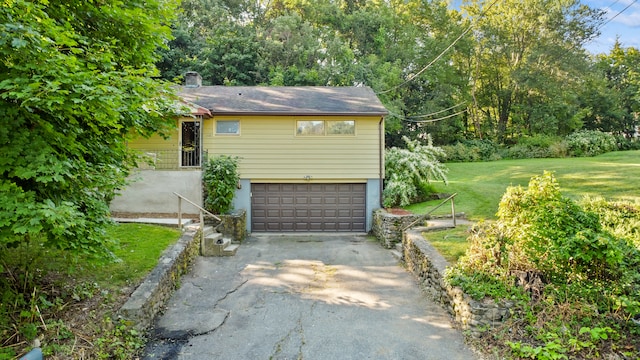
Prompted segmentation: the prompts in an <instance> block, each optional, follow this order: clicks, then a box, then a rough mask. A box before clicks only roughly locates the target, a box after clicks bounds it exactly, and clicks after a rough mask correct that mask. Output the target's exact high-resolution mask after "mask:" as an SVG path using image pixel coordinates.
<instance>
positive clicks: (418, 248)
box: [381, 220, 514, 336]
mask: <svg viewBox="0 0 640 360" xmlns="http://www.w3.org/2000/svg"><path fill="white" fill-rule="evenodd" d="M381 222H383V221H382V220H381ZM423 231H424V228H413V229H409V230H407V231H406V232H404V234H403V235H402V248H403V255H404V261H405V265H406V268H407V269H408V270H409V271H411V272H412V273H413V274H414V275H415V276H416V277H417V278H418V280H419V282H420V284H421V285H422V288H423V289H424V291H425V294H426V296H428V297H429V298H431V299H433V300H435V301H437V302H439V303H440V304H442V305H443V307H444V308H445V309H446V310H447V311H448V312H449V314H450V315H451V317H452V318H453V319H454V321H455V322H457V323H458V324H459V325H460V326H461V327H462V328H463V329H467V330H469V331H470V333H471V335H472V336H477V335H479V334H481V333H482V332H483V331H484V329H485V328H486V327H487V326H497V325H499V324H500V323H501V322H502V321H504V320H505V319H507V318H508V317H509V316H510V314H511V312H510V309H511V308H512V307H513V305H514V303H513V302H510V301H501V302H499V303H496V302H494V301H493V300H490V299H485V300H482V301H477V300H474V299H472V298H471V296H469V295H468V294H465V293H464V291H462V289H461V288H459V287H457V286H451V285H450V284H448V283H447V282H446V281H445V280H444V275H445V271H446V269H447V267H448V266H449V263H448V262H447V261H446V260H445V259H444V258H443V257H442V255H440V253H439V252H438V251H437V250H436V249H435V248H434V247H433V246H432V245H431V244H430V243H429V242H428V241H427V240H426V239H424V237H423V236H422V233H423Z"/></svg>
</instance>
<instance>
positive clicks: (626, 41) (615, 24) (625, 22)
mask: <svg viewBox="0 0 640 360" xmlns="http://www.w3.org/2000/svg"><path fill="white" fill-rule="evenodd" d="M582 2H583V3H584V4H586V5H589V7H591V8H595V9H603V10H605V11H606V14H605V18H606V19H607V20H605V21H609V22H608V23H607V24H605V25H604V26H603V27H602V28H601V29H600V32H601V33H602V35H600V37H598V38H596V39H594V40H593V41H591V42H590V43H588V44H586V45H585V48H586V49H587V50H589V51H590V52H591V53H593V54H600V53H608V52H609V51H610V50H611V48H612V47H613V44H614V43H615V41H616V36H618V37H619V41H620V43H621V44H622V46H623V47H634V48H636V49H638V50H640V1H639V0H582ZM627 7H628V8H627ZM625 8H627V9H626V10H624V9H625Z"/></svg>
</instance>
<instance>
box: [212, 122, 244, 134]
mask: <svg viewBox="0 0 640 360" xmlns="http://www.w3.org/2000/svg"><path fill="white" fill-rule="evenodd" d="M216 135H240V120H216Z"/></svg>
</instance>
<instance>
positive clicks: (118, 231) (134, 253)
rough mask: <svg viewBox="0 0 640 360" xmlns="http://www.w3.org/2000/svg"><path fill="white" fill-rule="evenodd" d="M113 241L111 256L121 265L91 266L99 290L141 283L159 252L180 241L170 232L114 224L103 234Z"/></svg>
mask: <svg viewBox="0 0 640 360" xmlns="http://www.w3.org/2000/svg"><path fill="white" fill-rule="evenodd" d="M107 236H109V237H111V238H113V239H117V241H118V243H119V246H118V248H116V249H114V250H113V253H114V254H115V255H116V256H117V257H118V258H119V259H120V260H122V261H119V262H115V263H113V262H111V263H106V264H105V263H98V264H95V265H94V266H95V270H96V273H95V274H94V275H93V278H94V281H97V282H98V283H99V284H101V285H102V286H105V287H106V286H109V285H113V286H117V287H121V286H125V285H128V284H130V282H131V280H132V279H138V280H141V279H142V278H143V277H145V276H146V275H147V274H148V273H149V272H150V271H151V270H152V269H153V268H154V267H155V266H156V265H157V264H158V259H159V258H160V255H161V254H162V252H163V251H164V250H165V249H166V248H167V247H168V246H169V245H171V244H174V243H175V242H176V241H177V240H178V239H179V238H180V231H179V230H177V229H174V228H168V227H164V226H156V225H148V224H117V225H114V226H112V227H110V228H109V229H108V230H107Z"/></svg>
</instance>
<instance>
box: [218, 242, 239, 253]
mask: <svg viewBox="0 0 640 360" xmlns="http://www.w3.org/2000/svg"><path fill="white" fill-rule="evenodd" d="M227 240H229V239H227ZM229 242H231V240H229ZM239 247H240V245H239V244H229V246H227V247H226V248H224V251H223V252H222V256H233V255H235V254H236V252H238V248H239Z"/></svg>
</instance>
